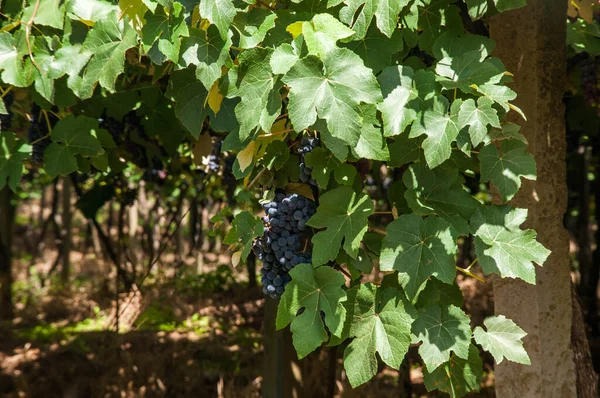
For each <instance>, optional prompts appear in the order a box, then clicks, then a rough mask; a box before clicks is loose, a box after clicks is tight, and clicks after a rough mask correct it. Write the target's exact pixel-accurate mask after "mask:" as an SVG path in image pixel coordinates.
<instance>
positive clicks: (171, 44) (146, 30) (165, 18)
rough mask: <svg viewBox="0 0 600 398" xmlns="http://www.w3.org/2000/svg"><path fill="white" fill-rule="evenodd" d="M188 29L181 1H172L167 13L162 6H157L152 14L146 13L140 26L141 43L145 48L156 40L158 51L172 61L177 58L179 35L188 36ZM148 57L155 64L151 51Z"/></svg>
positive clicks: (175, 60)
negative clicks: (170, 8)
mask: <svg viewBox="0 0 600 398" xmlns="http://www.w3.org/2000/svg"><path fill="white" fill-rule="evenodd" d="M188 35H189V30H188V26H187V24H186V22H185V12H184V8H183V6H182V5H181V3H178V2H173V8H172V10H170V12H169V13H168V14H167V12H166V11H165V10H164V9H163V8H162V7H158V8H157V11H156V12H155V13H154V14H153V13H151V12H148V13H146V23H145V24H144V27H143V28H142V43H143V44H144V47H146V49H147V50H148V49H150V47H152V45H153V44H154V43H155V42H158V51H160V52H161V53H162V54H164V56H165V57H166V58H167V59H168V60H170V61H173V62H177V61H178V60H179V49H180V47H181V41H180V39H179V38H180V37H181V36H188ZM149 55H150V58H151V59H152V60H153V61H154V62H155V63H157V64H161V63H162V62H157V59H156V58H153V55H152V53H150V54H149Z"/></svg>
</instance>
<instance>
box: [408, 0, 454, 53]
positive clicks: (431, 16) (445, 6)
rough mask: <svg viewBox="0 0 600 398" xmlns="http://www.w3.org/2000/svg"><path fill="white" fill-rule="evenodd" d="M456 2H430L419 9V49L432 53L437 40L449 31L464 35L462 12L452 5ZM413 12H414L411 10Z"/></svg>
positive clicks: (436, 0) (438, 0) (442, 0)
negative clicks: (432, 47) (431, 50)
mask: <svg viewBox="0 0 600 398" xmlns="http://www.w3.org/2000/svg"><path fill="white" fill-rule="evenodd" d="M454 1H455V0H429V1H426V2H424V3H426V4H423V3H421V6H420V7H419V20H418V21H419V29H420V30H421V32H422V33H421V34H420V36H419V37H418V39H419V48H420V49H421V50H423V51H430V49H431V46H432V45H433V43H434V42H435V39H436V38H437V37H438V36H440V35H441V34H442V33H444V32H447V31H452V32H457V33H462V32H463V30H464V29H463V26H462V21H461V18H460V10H459V9H458V8H457V7H456V6H454V5H451V3H453V2H454ZM411 11H412V10H411Z"/></svg>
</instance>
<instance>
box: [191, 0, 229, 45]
mask: <svg viewBox="0 0 600 398" xmlns="http://www.w3.org/2000/svg"><path fill="white" fill-rule="evenodd" d="M236 14H237V9H236V8H235V6H234V5H233V1H232V0H200V15H201V16H202V17H203V18H206V19H208V20H209V21H210V23H212V24H214V25H216V26H217V29H219V32H220V33H221V38H222V39H223V40H227V38H228V36H229V27H230V26H231V24H232V23H233V19H234V18H235V15H236Z"/></svg>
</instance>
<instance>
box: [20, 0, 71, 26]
mask: <svg viewBox="0 0 600 398" xmlns="http://www.w3.org/2000/svg"><path fill="white" fill-rule="evenodd" d="M61 3H62V4H61ZM36 8H37V9H36ZM34 9H35V16H34V18H33V23H34V24H36V25H45V26H51V27H53V28H56V29H62V28H63V25H64V23H65V3H64V2H62V1H61V0H40V1H39V3H38V4H37V6H36V3H35V2H33V3H31V4H30V5H29V6H28V7H26V8H24V9H23V15H22V16H21V21H24V22H25V23H27V21H29V20H30V19H31V16H32V15H33V12H34Z"/></svg>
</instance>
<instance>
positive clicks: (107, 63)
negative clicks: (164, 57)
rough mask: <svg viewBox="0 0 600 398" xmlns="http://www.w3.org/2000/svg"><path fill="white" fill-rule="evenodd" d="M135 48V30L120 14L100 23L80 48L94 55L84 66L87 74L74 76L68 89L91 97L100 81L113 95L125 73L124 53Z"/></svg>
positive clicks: (97, 23) (112, 14) (115, 13)
mask: <svg viewBox="0 0 600 398" xmlns="http://www.w3.org/2000/svg"><path fill="white" fill-rule="evenodd" d="M136 45H137V34H136V32H135V30H134V29H133V28H132V27H131V26H130V25H129V24H127V23H125V21H123V20H119V19H118V16H117V12H113V13H111V14H109V15H108V16H107V17H106V18H105V19H102V20H99V21H98V22H96V24H95V25H94V27H93V28H92V29H91V30H90V32H89V33H88V35H87V36H86V38H85V42H84V43H83V45H82V47H81V50H82V51H83V52H85V53H88V52H89V53H92V54H93V55H92V57H91V59H90V61H89V62H88V64H87V65H86V66H85V73H83V74H81V73H79V72H78V73H77V74H72V75H71V77H70V79H69V88H71V89H72V90H73V92H74V93H75V94H77V96H78V97H80V98H83V99H85V98H89V97H91V96H92V93H93V92H94V88H95V86H96V83H98V82H99V83H100V84H101V85H102V87H104V88H105V89H107V90H108V91H110V92H111V93H112V92H115V91H116V88H115V80H116V79H117V76H119V75H120V74H121V73H123V72H124V71H125V65H124V64H125V52H126V51H127V50H128V49H130V48H132V47H135V46H136Z"/></svg>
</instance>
